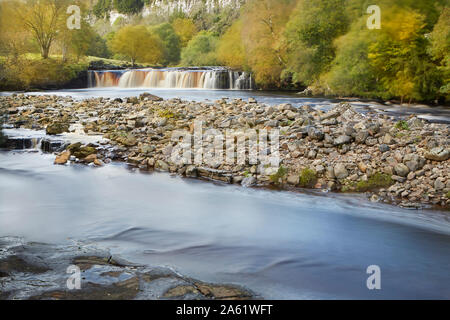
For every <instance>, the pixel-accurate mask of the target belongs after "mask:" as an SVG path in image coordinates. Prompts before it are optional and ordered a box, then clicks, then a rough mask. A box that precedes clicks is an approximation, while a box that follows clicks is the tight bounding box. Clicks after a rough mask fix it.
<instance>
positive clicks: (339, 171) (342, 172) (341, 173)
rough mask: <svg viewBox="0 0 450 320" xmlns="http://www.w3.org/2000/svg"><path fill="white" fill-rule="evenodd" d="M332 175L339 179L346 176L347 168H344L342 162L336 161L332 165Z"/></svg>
mask: <svg viewBox="0 0 450 320" xmlns="http://www.w3.org/2000/svg"><path fill="white" fill-rule="evenodd" d="M334 176H335V177H336V178H337V179H339V180H341V179H345V178H347V177H348V171H347V168H345V165H344V164H343V163H338V164H337V165H335V166H334Z"/></svg>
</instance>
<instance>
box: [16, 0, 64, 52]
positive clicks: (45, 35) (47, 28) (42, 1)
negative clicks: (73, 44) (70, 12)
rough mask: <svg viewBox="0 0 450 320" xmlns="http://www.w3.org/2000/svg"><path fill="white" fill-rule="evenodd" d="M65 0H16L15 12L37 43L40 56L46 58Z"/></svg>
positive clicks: (56, 32)
mask: <svg viewBox="0 0 450 320" xmlns="http://www.w3.org/2000/svg"><path fill="white" fill-rule="evenodd" d="M65 4H66V1H65V0H27V1H26V2H24V3H22V2H20V3H19V2H17V6H16V14H17V15H18V17H19V18H20V20H21V21H22V23H23V25H24V26H25V27H26V28H27V29H28V30H29V31H30V33H31V34H32V35H33V38H34V39H35V40H36V42H37V43H38V45H39V49H40V52H41V56H42V58H44V59H47V58H48V56H49V52H50V48H51V46H52V44H53V43H54V41H55V40H56V37H57V34H58V26H59V25H60V24H61V23H62V21H61V19H62V17H63V14H65V9H66V8H67V7H66V6H65Z"/></svg>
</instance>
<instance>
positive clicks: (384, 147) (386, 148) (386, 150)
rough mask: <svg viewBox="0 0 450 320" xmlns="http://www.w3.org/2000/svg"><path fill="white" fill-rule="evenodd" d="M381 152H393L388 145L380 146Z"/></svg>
mask: <svg viewBox="0 0 450 320" xmlns="http://www.w3.org/2000/svg"><path fill="white" fill-rule="evenodd" d="M379 148H380V151H381V152H383V153H385V152H388V151H389V150H391V148H390V147H389V146H388V145H387V144H380V147H379Z"/></svg>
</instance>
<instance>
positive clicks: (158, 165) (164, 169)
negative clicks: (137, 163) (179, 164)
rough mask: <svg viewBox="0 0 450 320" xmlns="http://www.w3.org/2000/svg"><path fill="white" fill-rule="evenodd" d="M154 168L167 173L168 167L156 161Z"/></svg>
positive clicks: (162, 162) (160, 161)
mask: <svg viewBox="0 0 450 320" xmlns="http://www.w3.org/2000/svg"><path fill="white" fill-rule="evenodd" d="M155 168H156V169H158V170H161V171H169V165H168V164H167V163H165V162H164V161H162V160H158V161H156V163H155Z"/></svg>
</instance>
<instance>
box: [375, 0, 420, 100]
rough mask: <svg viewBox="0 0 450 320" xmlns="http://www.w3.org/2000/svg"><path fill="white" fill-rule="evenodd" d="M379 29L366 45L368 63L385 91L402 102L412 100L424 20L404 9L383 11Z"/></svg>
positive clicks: (411, 11)
mask: <svg viewBox="0 0 450 320" xmlns="http://www.w3.org/2000/svg"><path fill="white" fill-rule="evenodd" d="M383 12H386V14H385V15H384V17H383V25H382V28H381V29H380V30H379V31H378V32H379V34H378V35H377V39H376V40H375V42H374V43H372V44H371V45H370V46H369V53H368V57H369V61H370V63H371V65H372V66H373V67H374V69H375V71H376V73H377V74H378V76H379V79H380V80H381V83H382V84H383V86H384V88H385V89H386V90H387V92H388V93H389V94H390V95H392V96H394V97H399V98H400V99H401V102H403V100H404V99H409V100H411V99H413V98H414V89H415V79H414V77H415V74H414V70H415V69H416V65H415V64H417V63H418V61H420V58H419V57H418V52H420V50H419V49H420V47H421V46H424V44H423V42H424V35H423V33H424V27H425V23H424V20H425V17H424V16H423V15H421V14H420V13H418V12H416V11H414V10H411V9H405V8H396V7H393V8H390V10H385V11H383Z"/></svg>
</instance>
